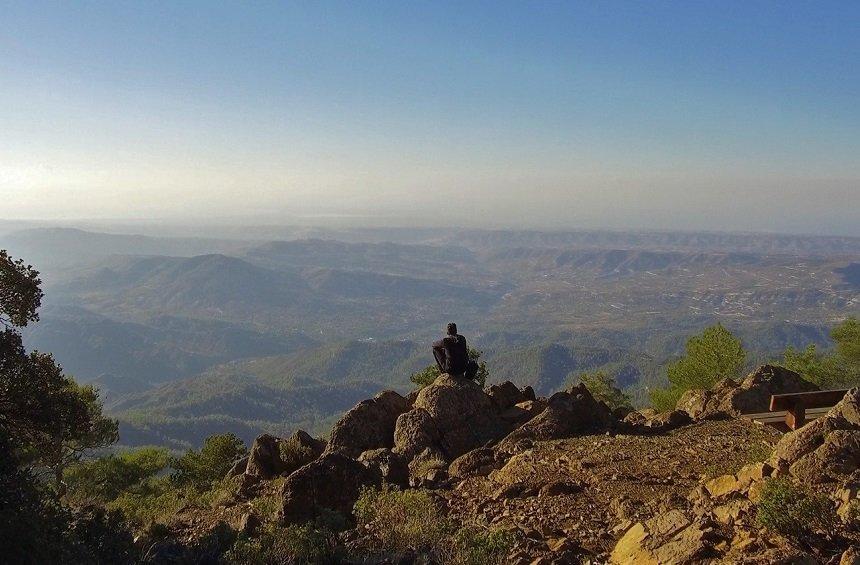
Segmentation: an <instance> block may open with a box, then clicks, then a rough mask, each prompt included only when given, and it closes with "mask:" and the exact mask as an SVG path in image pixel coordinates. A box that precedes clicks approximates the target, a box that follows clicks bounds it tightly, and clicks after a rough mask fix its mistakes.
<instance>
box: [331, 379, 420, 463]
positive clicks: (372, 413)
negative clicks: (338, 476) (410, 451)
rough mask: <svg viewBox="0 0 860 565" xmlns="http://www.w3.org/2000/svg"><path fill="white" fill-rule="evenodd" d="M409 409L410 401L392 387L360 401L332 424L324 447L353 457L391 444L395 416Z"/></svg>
mask: <svg viewBox="0 0 860 565" xmlns="http://www.w3.org/2000/svg"><path fill="white" fill-rule="evenodd" d="M409 409H410V406H409V401H408V400H407V399H405V398H403V397H402V396H400V395H399V394H397V393H396V392H394V391H393V390H386V391H383V392H380V393H379V394H377V395H376V396H375V397H373V398H372V399H370V400H364V401H362V402H359V403H358V404H357V405H355V407H353V408H352V409H351V410H349V412H347V413H346V414H344V415H343V417H342V418H341V419H340V420H338V421H337V422H336V423H335V425H334V426H333V427H332V430H331V438H330V439H329V443H328V448H327V451H328V452H329V453H342V454H344V455H347V456H349V457H353V458H355V457H358V456H359V455H361V453H362V452H364V451H367V450H369V449H380V448H384V447H389V448H390V447H392V446H393V445H394V426H395V424H396V422H397V418H398V416H400V415H401V414H403V413H404V412H407V411H408V410H409Z"/></svg>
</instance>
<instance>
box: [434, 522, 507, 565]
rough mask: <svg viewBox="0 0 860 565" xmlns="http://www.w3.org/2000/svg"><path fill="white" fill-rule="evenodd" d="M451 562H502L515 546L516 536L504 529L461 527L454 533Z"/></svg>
mask: <svg viewBox="0 0 860 565" xmlns="http://www.w3.org/2000/svg"><path fill="white" fill-rule="evenodd" d="M453 541H454V551H453V555H452V556H451V560H450V562H451V563H456V564H458V565H495V564H496V563H502V562H503V561H504V560H505V557H507V555H508V553H510V551H511V548H513V546H514V541H515V540H514V536H513V534H512V533H510V532H507V531H504V530H484V529H480V528H474V527H466V528H461V529H460V530H459V531H458V532H457V533H456V534H455V535H454V540H453Z"/></svg>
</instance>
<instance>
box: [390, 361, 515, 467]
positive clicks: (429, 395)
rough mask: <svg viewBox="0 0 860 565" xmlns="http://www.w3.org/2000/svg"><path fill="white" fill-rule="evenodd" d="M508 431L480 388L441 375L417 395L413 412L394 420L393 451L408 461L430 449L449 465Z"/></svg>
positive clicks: (489, 399)
mask: <svg viewBox="0 0 860 565" xmlns="http://www.w3.org/2000/svg"><path fill="white" fill-rule="evenodd" d="M508 429H509V428H508V427H507V426H506V424H505V422H504V421H503V420H502V419H501V418H500V417H499V414H498V408H497V406H496V404H495V403H494V402H493V399H492V398H491V397H490V396H488V395H487V394H486V393H485V392H484V391H483V390H482V389H481V387H480V386H478V385H477V384H476V383H475V382H474V381H470V380H466V379H458V378H454V377H451V376H450V375H447V374H442V375H441V376H439V377H438V378H437V379H436V380H435V381H434V382H433V384H431V385H429V386H427V387H424V388H423V389H422V390H421V392H419V393H418V397H417V398H416V399H415V403H414V405H413V408H412V410H411V411H409V412H406V413H405V414H403V415H402V416H400V417H399V418H398V419H397V424H396V426H395V430H394V450H395V451H396V452H398V453H401V454H403V455H404V456H405V457H406V458H407V459H411V458H412V457H414V456H415V455H416V454H418V453H420V452H421V451H423V450H425V449H431V450H435V451H438V452H440V453H442V454H444V456H445V457H446V459H448V460H449V461H450V460H452V459H455V458H456V457H459V456H460V455H462V454H464V453H466V452H468V451H471V450H472V449H475V448H477V447H482V446H484V445H485V444H487V443H491V442H494V441H497V440H498V439H499V438H501V437H502V436H503V435H504V434H505V433H507V430H508Z"/></svg>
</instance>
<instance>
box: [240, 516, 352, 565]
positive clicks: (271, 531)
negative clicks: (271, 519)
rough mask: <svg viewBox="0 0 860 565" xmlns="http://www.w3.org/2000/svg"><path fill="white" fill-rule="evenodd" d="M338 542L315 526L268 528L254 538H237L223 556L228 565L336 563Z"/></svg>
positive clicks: (325, 530) (332, 535) (330, 533)
mask: <svg viewBox="0 0 860 565" xmlns="http://www.w3.org/2000/svg"><path fill="white" fill-rule="evenodd" d="M338 555H339V548H338V546H337V539H336V537H335V536H334V534H332V532H331V531H329V530H327V529H325V528H320V527H318V526H317V525H316V524H305V525H302V526H287V527H286V528H283V527H279V526H269V527H268V528H267V529H265V530H264V531H263V532H262V533H261V534H260V535H259V536H258V537H257V538H255V539H240V540H239V541H237V542H236V544H235V545H234V546H233V548H232V549H231V550H230V551H228V552H227V553H226V554H225V555H224V562H225V563H228V564H236V565H238V564H242V565H245V564H250V565H280V564H282V563H296V564H315V565H316V564H327V563H332V564H333V563H338V562H340V559H339V557H338Z"/></svg>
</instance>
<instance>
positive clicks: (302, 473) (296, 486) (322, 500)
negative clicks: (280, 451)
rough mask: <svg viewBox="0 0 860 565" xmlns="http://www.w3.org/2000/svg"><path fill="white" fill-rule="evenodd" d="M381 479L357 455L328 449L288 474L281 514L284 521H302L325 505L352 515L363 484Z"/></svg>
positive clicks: (293, 522) (321, 509)
mask: <svg viewBox="0 0 860 565" xmlns="http://www.w3.org/2000/svg"><path fill="white" fill-rule="evenodd" d="M380 483H381V478H380V476H379V475H378V474H377V473H376V472H374V471H373V470H371V469H368V468H367V467H365V466H364V465H362V464H361V463H359V462H358V461H356V460H355V459H351V458H349V457H346V456H345V455H342V454H340V453H327V454H325V455H323V456H322V457H320V458H319V459H317V460H316V461H314V462H312V463H310V464H308V465H305V466H304V467H302V468H300V469H299V470H297V471H295V472H294V473H293V474H291V475H290V476H289V477H287V480H286V482H285V483H284V486H283V489H282V491H281V497H282V499H283V506H282V508H281V510H280V513H279V518H280V519H281V521H282V522H284V523H288V524H299V523H304V522H306V521H308V520H311V519H313V518H314V517H316V516H318V515H319V514H320V512H321V511H323V510H324V509H326V510H334V511H336V512H340V513H342V514H343V515H344V516H350V515H351V514H352V507H353V506H354V505H355V501H356V500H358V497H359V494H360V493H361V488H362V487H364V486H370V485H373V486H378V485H379V484H380Z"/></svg>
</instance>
